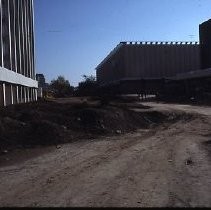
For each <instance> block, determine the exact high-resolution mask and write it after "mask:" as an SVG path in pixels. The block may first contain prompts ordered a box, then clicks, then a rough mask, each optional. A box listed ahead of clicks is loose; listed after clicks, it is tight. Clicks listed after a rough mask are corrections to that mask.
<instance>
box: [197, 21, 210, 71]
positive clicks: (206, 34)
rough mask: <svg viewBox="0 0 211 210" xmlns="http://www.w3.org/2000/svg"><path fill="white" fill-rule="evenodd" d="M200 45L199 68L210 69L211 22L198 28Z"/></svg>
mask: <svg viewBox="0 0 211 210" xmlns="http://www.w3.org/2000/svg"><path fill="white" fill-rule="evenodd" d="M199 33H200V45H201V68H202V69H207V68H211V38H210V34H211V20H208V21H206V22H204V23H202V24H201V25H200V26H199Z"/></svg>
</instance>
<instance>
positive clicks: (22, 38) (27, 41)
mask: <svg viewBox="0 0 211 210" xmlns="http://www.w3.org/2000/svg"><path fill="white" fill-rule="evenodd" d="M34 46H35V45H34V8H33V0H0V106H7V105H10V104H17V103H27V102H31V101H36V100H37V88H38V82H37V81H36V76H35V75H36V74H35V61H34V52H35V49H34Z"/></svg>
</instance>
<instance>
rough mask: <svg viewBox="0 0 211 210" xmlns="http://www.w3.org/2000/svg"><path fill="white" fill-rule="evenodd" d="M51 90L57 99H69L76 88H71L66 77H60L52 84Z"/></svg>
mask: <svg viewBox="0 0 211 210" xmlns="http://www.w3.org/2000/svg"><path fill="white" fill-rule="evenodd" d="M50 88H51V89H52V90H53V92H54V95H55V97H58V98H60V97H68V96H71V95H72V94H73V91H74V88H73V87H71V86H70V82H69V81H68V80H66V79H65V77H64V76H58V78H57V79H56V80H55V79H54V80H52V81H51V83H50Z"/></svg>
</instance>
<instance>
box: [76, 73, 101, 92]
mask: <svg viewBox="0 0 211 210" xmlns="http://www.w3.org/2000/svg"><path fill="white" fill-rule="evenodd" d="M82 77H83V81H82V82H80V83H79V85H78V88H77V95H79V96H95V95H96V94H97V90H98V85H97V80H96V77H95V76H93V75H91V76H87V75H83V76H82Z"/></svg>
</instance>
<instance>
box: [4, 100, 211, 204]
mask: <svg viewBox="0 0 211 210" xmlns="http://www.w3.org/2000/svg"><path fill="white" fill-rule="evenodd" d="M0 117H1V118H0V119H1V120H0V132H1V136H0V138H1V142H0V146H1V148H0V151H1V155H0V183H1V185H0V206H1V207H211V199H210V198H211V129H210V128H211V107H209V106H193V105H182V104H168V103H161V102H159V103H158V102H138V101H132V102H128V101H127V102H125V101H113V102H111V103H110V104H109V105H104V106H102V105H101V104H100V102H99V101H97V100H91V99H90V100H89V99H86V100H84V99H80V98H74V99H60V100H51V101H43V102H37V103H35V104H28V105H17V106H11V107H7V108H4V109H3V110H1V111H0Z"/></svg>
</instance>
